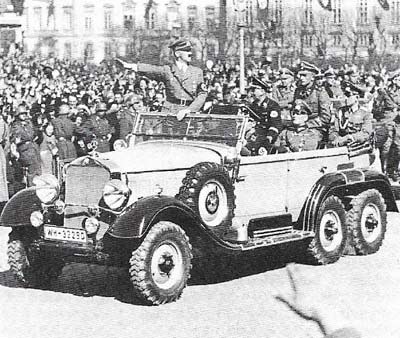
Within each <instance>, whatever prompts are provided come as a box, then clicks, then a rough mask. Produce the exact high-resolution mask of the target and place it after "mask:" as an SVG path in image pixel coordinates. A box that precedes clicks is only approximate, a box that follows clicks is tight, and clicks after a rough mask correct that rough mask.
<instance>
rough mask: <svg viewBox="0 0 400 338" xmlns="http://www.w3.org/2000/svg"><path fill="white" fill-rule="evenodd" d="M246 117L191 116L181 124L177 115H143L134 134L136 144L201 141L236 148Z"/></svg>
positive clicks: (140, 116)
mask: <svg viewBox="0 0 400 338" xmlns="http://www.w3.org/2000/svg"><path fill="white" fill-rule="evenodd" d="M244 120H245V119H244V117H243V116H226V115H225V116H223V115H205V114H190V115H189V116H187V117H185V118H184V119H183V120H182V121H178V119H177V118H176V116H175V115H170V114H160V113H157V114H155V113H144V114H140V115H139V117H138V120H137V122H136V127H135V131H134V133H133V134H134V135H135V143H139V142H143V141H148V140H159V139H168V140H199V141H209V142H217V143H222V144H226V145H228V146H231V147H232V146H236V144H237V142H238V140H239V139H240V137H241V135H242V133H243V127H244Z"/></svg>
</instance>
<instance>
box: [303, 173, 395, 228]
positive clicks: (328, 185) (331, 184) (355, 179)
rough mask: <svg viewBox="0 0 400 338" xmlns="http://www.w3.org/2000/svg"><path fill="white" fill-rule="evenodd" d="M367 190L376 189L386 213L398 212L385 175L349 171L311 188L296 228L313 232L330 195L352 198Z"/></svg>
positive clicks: (333, 174) (320, 180)
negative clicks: (384, 204) (383, 203)
mask: <svg viewBox="0 0 400 338" xmlns="http://www.w3.org/2000/svg"><path fill="white" fill-rule="evenodd" d="M367 189H377V190H378V191H379V192H380V193H381V194H382V196H383V198H384V200H385V203H386V205H387V210H388V211H396V212H397V211H398V209H397V206H396V200H395V198H394V195H393V193H392V190H391V188H390V183H389V181H388V179H387V178H386V176H385V175H383V174H382V173H379V172H377V171H374V170H370V169H351V170H344V171H338V172H335V173H329V174H326V175H324V176H322V177H321V178H320V179H319V180H318V181H317V182H316V183H315V184H314V186H313V187H312V189H311V192H310V194H309V195H308V197H307V200H306V202H305V204H304V207H303V211H302V213H301V215H300V218H299V222H298V227H299V228H301V229H303V230H306V231H314V229H315V225H316V224H315V222H316V219H317V216H318V211H319V208H320V206H321V204H322V203H323V202H324V200H325V199H326V198H327V197H328V196H330V195H337V196H338V197H339V198H342V199H343V198H345V197H349V198H352V197H353V196H356V195H358V194H360V193H361V192H363V191H365V190H367Z"/></svg>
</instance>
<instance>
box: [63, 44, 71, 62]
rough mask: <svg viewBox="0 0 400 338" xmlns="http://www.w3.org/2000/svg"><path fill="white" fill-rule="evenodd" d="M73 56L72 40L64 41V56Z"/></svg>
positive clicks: (67, 57) (66, 57) (69, 57)
mask: <svg viewBox="0 0 400 338" xmlns="http://www.w3.org/2000/svg"><path fill="white" fill-rule="evenodd" d="M71 57H72V45H71V43H70V42H66V43H64V58H65V59H71Z"/></svg>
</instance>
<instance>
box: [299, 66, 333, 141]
mask: <svg viewBox="0 0 400 338" xmlns="http://www.w3.org/2000/svg"><path fill="white" fill-rule="evenodd" d="M317 74H319V69H318V68H317V67H316V66H314V65H312V64H310V63H308V62H302V63H301V64H300V69H299V71H298V73H297V77H298V83H297V88H296V91H295V93H294V102H293V105H292V106H293V107H294V106H295V102H296V100H302V101H304V102H305V104H306V105H307V106H308V107H309V108H310V111H311V113H310V115H309V117H308V120H307V122H306V125H307V128H312V129H316V130H317V131H318V133H319V135H320V142H322V141H323V140H324V141H326V140H327V137H328V130H329V126H330V123H331V109H330V99H329V96H328V94H327V93H326V91H325V90H317V88H315V83H314V81H315V76H316V75H317Z"/></svg>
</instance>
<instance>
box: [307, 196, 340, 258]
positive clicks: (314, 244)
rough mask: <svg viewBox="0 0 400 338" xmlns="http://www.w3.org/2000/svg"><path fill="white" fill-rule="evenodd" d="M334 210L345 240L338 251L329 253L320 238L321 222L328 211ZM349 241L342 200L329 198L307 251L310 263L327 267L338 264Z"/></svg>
mask: <svg viewBox="0 0 400 338" xmlns="http://www.w3.org/2000/svg"><path fill="white" fill-rule="evenodd" d="M329 210H334V211H335V212H336V213H337V215H338V216H339V218H340V221H341V228H342V234H343V239H342V241H341V243H340V245H339V246H338V248H337V249H336V250H333V251H327V250H325V249H324V247H323V246H322V244H321V238H320V236H319V235H320V231H319V227H320V222H321V220H322V217H323V215H324V213H326V211H329ZM347 239H348V232H347V226H346V211H345V208H344V205H343V203H342V201H341V200H340V198H338V197H337V196H329V197H328V198H327V199H326V200H325V201H324V202H323V203H322V205H321V207H320V209H319V212H318V216H317V220H316V227H315V237H314V238H313V239H312V241H311V242H310V244H309V246H308V249H307V256H308V258H309V261H311V262H312V263H313V264H319V265H325V264H331V263H334V262H336V261H337V260H338V259H339V258H340V257H341V256H342V255H343V253H344V250H345V248H346V243H347Z"/></svg>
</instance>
